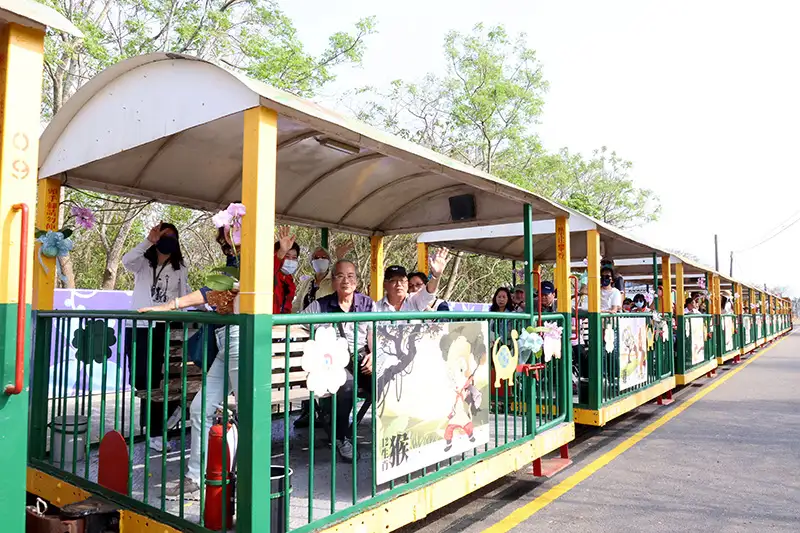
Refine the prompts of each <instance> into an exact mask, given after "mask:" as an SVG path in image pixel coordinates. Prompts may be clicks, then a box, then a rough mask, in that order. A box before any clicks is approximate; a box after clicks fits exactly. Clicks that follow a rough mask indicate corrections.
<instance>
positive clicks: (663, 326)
mask: <svg viewBox="0 0 800 533" xmlns="http://www.w3.org/2000/svg"><path fill="white" fill-rule="evenodd" d="M667 339H669V326H667V323H666V322H662V323H661V340H663V341H666V340H667Z"/></svg>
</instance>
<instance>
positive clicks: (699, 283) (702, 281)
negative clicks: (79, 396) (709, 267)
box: [697, 278, 706, 289]
mask: <svg viewBox="0 0 800 533" xmlns="http://www.w3.org/2000/svg"><path fill="white" fill-rule="evenodd" d="M697 286H698V287H700V288H701V289H705V288H706V278H697Z"/></svg>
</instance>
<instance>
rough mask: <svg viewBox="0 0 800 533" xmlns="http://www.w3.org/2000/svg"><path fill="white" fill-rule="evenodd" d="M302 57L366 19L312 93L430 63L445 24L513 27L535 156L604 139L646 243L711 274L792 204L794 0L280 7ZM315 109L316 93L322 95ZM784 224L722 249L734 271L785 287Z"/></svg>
mask: <svg viewBox="0 0 800 533" xmlns="http://www.w3.org/2000/svg"><path fill="white" fill-rule="evenodd" d="M281 7H282V9H284V10H285V11H286V13H287V14H288V15H289V16H291V18H292V19H293V20H294V22H295V24H296V26H297V28H298V31H299V34H300V38H301V39H302V40H303V41H304V42H305V43H306V44H307V46H308V47H309V49H310V51H314V52H318V51H320V50H322V49H323V48H324V47H325V44H326V38H327V36H328V35H330V33H332V32H333V31H337V30H340V29H345V28H349V27H351V26H352V24H353V23H354V22H355V21H356V20H357V19H358V18H360V17H362V16H367V15H376V16H377V19H378V31H379V33H378V34H377V35H374V36H371V37H370V38H369V41H368V51H367V54H366V57H365V59H364V64H363V67H361V68H347V69H340V70H339V71H338V75H339V77H338V80H337V81H336V83H335V84H334V85H333V86H332V87H330V88H328V89H326V94H330V95H332V94H335V93H337V92H343V91H345V90H347V89H349V88H353V87H358V86H363V85H367V84H370V85H377V86H385V85H386V84H387V83H388V82H390V81H391V80H393V79H397V78H402V79H406V80H414V79H418V78H419V77H421V76H422V75H424V74H425V73H427V72H431V71H434V72H435V71H437V70H441V69H442V68H443V57H442V42H443V37H444V35H445V33H446V32H447V31H449V30H451V29H455V30H459V31H469V30H470V29H471V28H472V26H473V25H474V24H475V23H477V22H483V23H484V24H486V25H494V24H504V25H505V26H506V28H507V29H508V30H509V32H510V33H512V34H516V33H518V32H521V31H524V32H525V33H526V34H527V36H528V43H529V45H530V46H531V47H532V48H534V49H535V50H536V51H537V53H538V56H539V59H540V61H541V62H542V63H543V66H544V75H545V78H546V79H547V80H548V81H549V82H550V91H549V93H548V94H547V95H546V97H545V101H546V105H545V109H544V115H543V117H542V124H541V125H540V126H539V127H538V130H537V131H538V133H539V135H540V136H541V138H542V141H543V143H544V144H545V146H546V147H547V148H548V149H551V150H555V149H558V148H560V147H562V146H567V147H569V148H570V149H571V150H577V151H581V152H584V153H586V154H588V153H590V152H591V150H592V149H594V148H598V147H600V146H602V145H606V146H608V147H609V148H611V149H613V150H616V151H617V153H618V154H619V155H621V156H622V157H623V158H625V159H629V160H631V161H632V162H633V163H634V169H633V178H634V180H635V182H636V184H637V185H639V186H642V187H649V188H651V189H653V190H655V191H656V193H657V194H658V195H659V197H660V198H661V203H662V216H661V219H660V221H659V222H658V223H655V224H651V225H649V226H647V227H645V228H642V229H640V230H637V231H636V233H637V234H638V235H639V236H641V237H642V238H644V239H647V240H648V241H649V242H653V243H657V244H660V245H662V246H665V247H670V248H678V249H681V250H684V251H687V252H691V253H693V254H695V255H697V256H698V257H700V259H701V260H702V261H703V262H705V263H707V264H709V265H712V266H713V261H714V255H713V253H714V248H713V239H714V234H715V233H718V234H719V240H720V270H722V271H723V272H727V271H728V261H729V252H730V250H739V249H742V248H746V247H749V246H751V245H753V244H755V243H757V242H759V241H761V240H762V239H763V238H764V237H767V236H768V235H770V234H771V233H772V230H773V229H774V228H776V227H777V226H778V225H779V224H781V223H783V222H784V221H786V220H787V219H789V218H790V217H791V216H792V215H793V214H795V212H797V211H798V209H800V207H796V205H797V202H796V197H797V193H798V189H800V182H799V181H798V169H797V166H796V165H794V164H793V163H794V159H795V157H796V152H795V151H794V150H795V149H796V148H797V146H798V141H800V134H798V128H800V74H798V68H797V53H798V51H799V50H800V32H798V31H797V21H798V20H800V2H797V1H794V0H784V1H778V0H759V1H735V0H727V1H721V0H713V1H712V0H702V1H697V0H694V1H687V0H673V1H671V2H663V1H662V2H656V1H653V0H649V1H648V0H627V1H625V0H606V1H603V2H597V1H596V0H575V1H570V0H550V1H547V2H546V1H543V0H518V1H516V2H512V1H508V0H495V1H493V2H486V1H485V0H484V1H479V0H459V1H456V0H425V1H423V0H404V1H402V2H388V1H386V0H382V1H379V2H375V1H371V2H368V1H364V0H327V1H321V0H291V1H289V0H284V1H283V2H281ZM326 103H327V104H330V103H331V101H329V100H327V101H326ZM798 237H800V224H797V225H795V226H792V227H791V228H790V229H788V230H787V231H785V232H783V233H781V234H780V235H779V236H778V237H776V238H775V239H773V240H771V241H770V242H768V243H767V244H765V245H763V246H760V247H758V248H756V249H754V250H752V251H750V252H747V253H743V254H741V255H738V256H736V257H735V264H734V276H735V277H738V278H741V279H744V280H750V281H752V282H757V283H767V284H769V285H770V286H779V285H786V286H789V287H790V289H791V293H792V294H793V295H796V296H798V295H800V279H798V277H797V275H796V272H797V269H796V268H794V267H795V265H796V264H798V261H799V260H800V251H798V249H797V248H795V247H794V246H793V244H794V243H795V242H796V241H797V238H798Z"/></svg>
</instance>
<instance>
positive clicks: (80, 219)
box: [70, 205, 96, 229]
mask: <svg viewBox="0 0 800 533" xmlns="http://www.w3.org/2000/svg"><path fill="white" fill-rule="evenodd" d="M70 213H72V216H74V217H75V225H76V226H80V227H82V228H83V229H92V228H93V227H94V224H95V222H96V219H95V218H94V213H92V210H91V209H88V208H86V207H80V206H77V205H76V206H73V207H72V209H71V210H70Z"/></svg>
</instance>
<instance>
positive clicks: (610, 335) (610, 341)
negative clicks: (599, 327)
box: [603, 323, 616, 353]
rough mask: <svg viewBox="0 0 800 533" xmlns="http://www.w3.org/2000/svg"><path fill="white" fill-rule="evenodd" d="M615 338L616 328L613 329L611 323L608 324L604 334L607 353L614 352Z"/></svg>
mask: <svg viewBox="0 0 800 533" xmlns="http://www.w3.org/2000/svg"><path fill="white" fill-rule="evenodd" d="M615 337H616V336H615V335H614V328H612V327H611V324H610V323H609V324H606V329H605V331H604V332H603V343H604V344H605V348H606V352H608V353H612V352H613V351H614V342H615Z"/></svg>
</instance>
